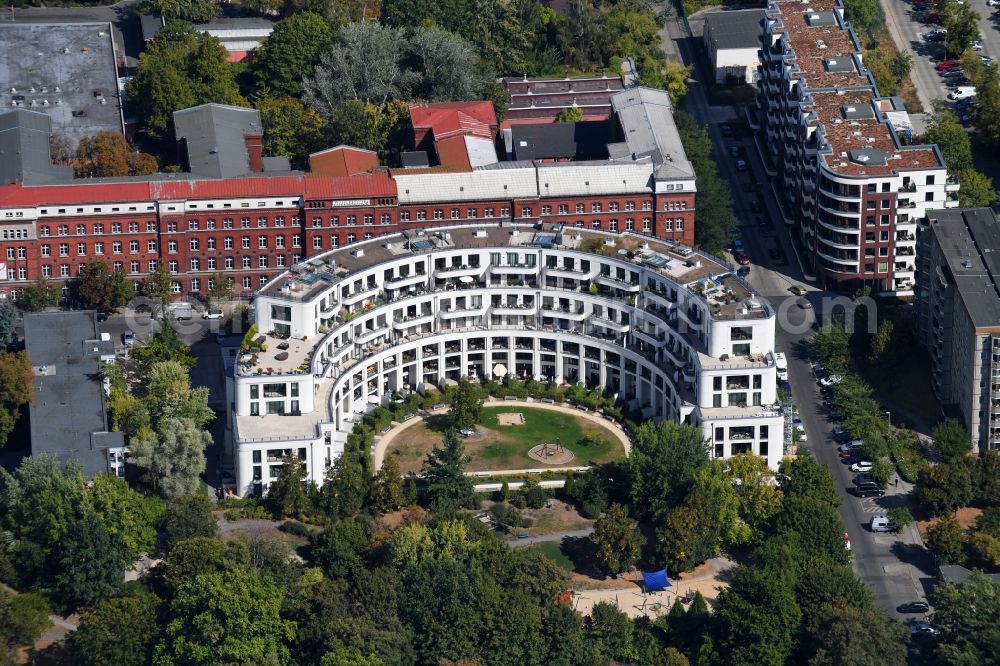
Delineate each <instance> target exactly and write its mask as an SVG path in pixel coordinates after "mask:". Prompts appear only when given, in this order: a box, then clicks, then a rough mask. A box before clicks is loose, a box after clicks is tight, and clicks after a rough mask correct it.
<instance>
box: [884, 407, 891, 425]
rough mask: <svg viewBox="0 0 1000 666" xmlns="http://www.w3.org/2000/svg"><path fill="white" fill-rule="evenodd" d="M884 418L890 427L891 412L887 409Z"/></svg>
mask: <svg viewBox="0 0 1000 666" xmlns="http://www.w3.org/2000/svg"><path fill="white" fill-rule="evenodd" d="M885 420H886V421H888V422H889V427H892V412H890V411H889V410H886V412H885Z"/></svg>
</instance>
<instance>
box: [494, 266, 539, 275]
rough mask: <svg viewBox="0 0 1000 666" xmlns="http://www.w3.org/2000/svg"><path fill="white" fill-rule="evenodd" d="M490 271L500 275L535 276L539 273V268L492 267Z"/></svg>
mask: <svg viewBox="0 0 1000 666" xmlns="http://www.w3.org/2000/svg"><path fill="white" fill-rule="evenodd" d="M490 271H491V272H492V273H496V274H498V275H505V274H506V275H534V274H535V273H537V272H538V266H528V265H527V264H525V265H519V266H497V265H493V266H490Z"/></svg>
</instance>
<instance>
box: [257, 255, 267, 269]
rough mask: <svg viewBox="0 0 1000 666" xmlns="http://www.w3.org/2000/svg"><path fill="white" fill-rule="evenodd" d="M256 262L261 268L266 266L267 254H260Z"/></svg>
mask: <svg viewBox="0 0 1000 666" xmlns="http://www.w3.org/2000/svg"><path fill="white" fill-rule="evenodd" d="M257 264H258V266H260V267H261V268H267V255H261V256H259V257H257Z"/></svg>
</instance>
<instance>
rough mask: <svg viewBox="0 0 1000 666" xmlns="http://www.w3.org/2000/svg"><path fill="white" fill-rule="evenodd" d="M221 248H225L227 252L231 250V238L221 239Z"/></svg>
mask: <svg viewBox="0 0 1000 666" xmlns="http://www.w3.org/2000/svg"><path fill="white" fill-rule="evenodd" d="M222 246H223V247H224V248H226V249H227V250H232V249H233V239H232V237H230V236H226V237H225V238H223V239H222Z"/></svg>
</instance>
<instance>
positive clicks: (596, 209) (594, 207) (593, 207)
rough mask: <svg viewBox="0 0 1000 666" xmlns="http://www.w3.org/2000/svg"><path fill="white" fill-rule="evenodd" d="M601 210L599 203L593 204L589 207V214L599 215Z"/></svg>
mask: <svg viewBox="0 0 1000 666" xmlns="http://www.w3.org/2000/svg"><path fill="white" fill-rule="evenodd" d="M601 209H602V206H601V204H599V203H594V204H591V205H590V212H591V213H600V212H601Z"/></svg>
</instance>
